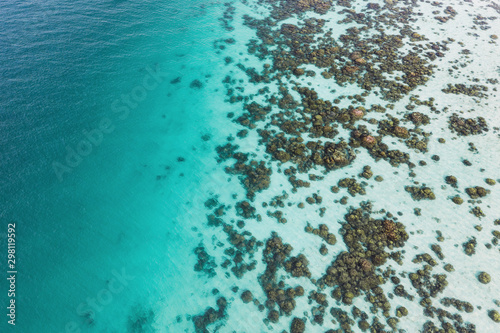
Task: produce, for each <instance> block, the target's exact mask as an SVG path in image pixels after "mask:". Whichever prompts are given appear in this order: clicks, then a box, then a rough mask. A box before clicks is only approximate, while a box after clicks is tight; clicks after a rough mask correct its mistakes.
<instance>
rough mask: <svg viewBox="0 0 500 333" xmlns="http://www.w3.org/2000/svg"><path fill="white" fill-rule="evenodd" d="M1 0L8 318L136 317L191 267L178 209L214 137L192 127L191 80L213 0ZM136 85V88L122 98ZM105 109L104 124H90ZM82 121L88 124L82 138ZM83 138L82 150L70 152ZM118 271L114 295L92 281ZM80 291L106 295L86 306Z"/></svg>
mask: <svg viewBox="0 0 500 333" xmlns="http://www.w3.org/2000/svg"><path fill="white" fill-rule="evenodd" d="M0 13H2V19H0V31H1V32H0V53H1V55H0V68H1V80H0V90H1V91H2V93H1V95H0V124H1V133H2V135H1V139H0V147H1V148H0V149H1V156H2V158H1V161H0V170H1V174H2V179H1V185H0V188H1V194H0V196H1V197H2V199H1V205H2V212H1V218H2V220H3V221H5V222H7V221H15V222H16V223H17V239H18V245H17V246H18V247H17V250H18V258H19V259H18V271H19V275H18V281H17V286H18V293H17V302H18V309H17V315H18V317H17V318H18V324H17V326H16V329H17V331H19V332H65V331H66V329H67V331H68V332H72V330H73V328H74V327H75V329H81V330H82V331H87V330H89V331H90V330H92V331H101V330H102V329H107V330H106V332H115V331H116V332H122V331H126V329H127V327H128V328H129V329H130V330H131V331H134V330H133V329H132V328H131V327H132V326H133V325H132V324H131V323H133V322H134V318H135V317H136V316H141V313H142V312H144V313H146V314H147V313H148V312H149V311H150V310H152V309H153V308H152V306H153V304H154V302H158V298H159V297H160V295H161V297H170V296H172V295H169V294H168V290H169V289H168V288H172V290H173V289H174V288H177V289H179V288H182V286H183V281H182V280H181V279H179V278H178V276H180V275H181V273H179V272H181V271H182V270H183V269H188V270H189V271H192V266H190V267H186V268H183V267H177V266H178V265H179V261H178V260H176V259H175V258H177V257H187V256H188V255H189V253H191V251H192V247H193V242H194V241H193V240H191V237H194V236H192V235H191V234H190V228H191V225H181V224H180V222H179V220H178V218H177V217H178V216H179V215H182V214H183V213H185V211H184V209H185V208H184V206H183V205H184V204H185V202H187V201H189V200H190V199H192V198H190V196H192V194H193V191H196V189H197V186H198V185H199V184H197V182H199V180H200V179H201V177H202V175H203V174H204V166H205V165H204V164H200V163H199V161H200V160H203V159H204V158H210V159H212V158H211V155H212V153H213V143H212V141H210V140H209V141H204V140H202V139H201V136H202V135H204V134H208V133H209V132H210V130H211V128H210V119H209V117H210V112H211V110H209V109H207V108H206V106H205V105H206V104H207V103H206V98H207V94H206V92H205V91H204V89H203V88H202V89H192V88H190V87H189V84H190V82H191V81H192V80H194V79H199V80H200V81H203V82H205V80H207V79H206V78H205V77H204V76H205V75H208V74H210V73H209V72H208V70H209V68H208V66H207V63H209V62H210V60H211V59H210V56H213V52H212V42H213V40H214V39H215V37H214V36H215V35H217V34H220V30H221V29H222V28H220V25H219V23H218V22H217V19H218V17H219V15H220V9H219V7H218V5H210V4H206V3H204V2H202V1H197V0H195V1H167V2H154V1H105V2H102V1H76V2H71V3H67V2H62V1H48V2H42V1H25V2H16V3H14V2H3V3H2V4H0ZM201 32H203V33H201ZM194 36H196V38H194ZM199 36H203V37H202V38H200V37H199ZM151 73H154V75H152V74H151ZM178 77H181V80H180V82H179V83H177V84H175V83H174V84H172V83H170V82H171V81H172V80H174V79H176V78H178ZM145 78H146V81H144V80H145ZM144 82H146V84H147V85H148V88H150V90H147V91H146V94H144V91H145V90H144V89H143V88H141V87H143V86H144ZM137 87H139V88H137ZM136 88H137V89H136ZM134 89H136V90H134ZM131 93H134V94H136V95H134V96H136V97H132V98H135V100H136V101H137V102H134V101H133V100H132V102H131V104H129V106H128V107H126V106H125V105H126V104H124V103H125V102H122V101H121V97H122V95H130V94H131ZM115 101H118V102H115ZM103 123H104V124H105V125H106V126H105V128H106V133H103V134H102V135H99V134H95V132H92V131H93V130H95V129H98V128H99V126H100V125H101V124H103ZM84 131H86V133H94V134H95V135H96V136H95V137H94V143H93V144H92V146H91V147H89V146H88V142H89V140H88V139H87V138H86V136H85V135H86V134H85V133H84ZM82 142H83V144H82ZM79 144H81V146H79ZM78 147H80V148H81V149H82V150H79V151H80V152H82V153H83V154H82V155H86V156H83V157H82V158H81V159H80V158H76V157H74V156H73V157H70V162H71V161H73V164H71V165H68V162H67V160H66V158H67V157H68V154H69V153H68V151H71V150H78V149H79V148H78ZM193 147H195V148H197V149H196V151H194V150H193ZM68 149H69V150H68ZM180 156H182V157H184V158H185V162H178V161H177V158H178V157H180ZM71 158H74V160H71ZM195 158H196V159H195ZM54 163H55V164H54ZM61 165H63V166H61ZM60 170H63V171H60ZM181 173H183V174H184V176H180V174H181ZM188 191H189V192H188ZM2 225H3V223H2ZM5 231H6V230H5ZM3 232H4V230H2V235H4V234H3ZM179 235H182V237H179ZM4 240H5V237H2V247H3V246H4V245H5V244H4V243H3V242H4ZM2 265H3V262H2ZM2 267H3V266H2ZM124 272H125V273H124ZM114 273H115V274H114ZM116 273H118V275H120V276H122V275H125V280H124V281H122V282H119V283H117V285H116V286H114V285H113V286H112V287H115V289H114V290H116V291H117V292H116V293H113V294H112V299H109V297H108V296H109V293H106V292H104V293H103V294H101V295H99V292H100V291H102V290H103V289H104V290H106V289H108V285H109V283H110V280H112V279H113V278H114V277H116ZM127 277H128V278H130V279H131V280H127ZM132 277H134V278H133V279H132ZM120 281H121V280H120ZM4 282H5V281H4V279H2V284H1V287H2V290H4V288H6V287H7V285H6V284H5V283H4ZM165 283H167V284H168V287H165V288H163V287H162V286H163V284H165ZM121 287H123V288H121ZM122 289H123V290H122ZM159 290H162V292H161V293H160V292H159ZM89 297H90V298H96V297H103V298H101V301H103V302H101V303H98V305H104V306H102V308H101V307H100V306H98V307H95V308H94V313H93V314H92V313H91V314H89V313H88V311H89V307H88V303H87V300H88V298H89ZM106 297H108V298H106ZM98 299H99V298H98ZM82 303H83V305H82ZM3 305H4V304H2V307H3ZM96 308H98V309H99V311H95V309H96ZM4 316H5V315H4V314H3V315H2V317H4ZM129 318H131V319H129ZM151 322H152V321H151ZM0 325H1V326H0V327H2V329H1V331H2V332H4V329H5V328H6V326H7V325H6V322H5V321H4V320H2V321H1V324H0ZM131 325H132V326H131ZM148 325H150V322H147V323H144V325H143V326H144V328H145V330H144V331H148V330H147V326H148ZM73 326H74V327H73Z"/></svg>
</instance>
